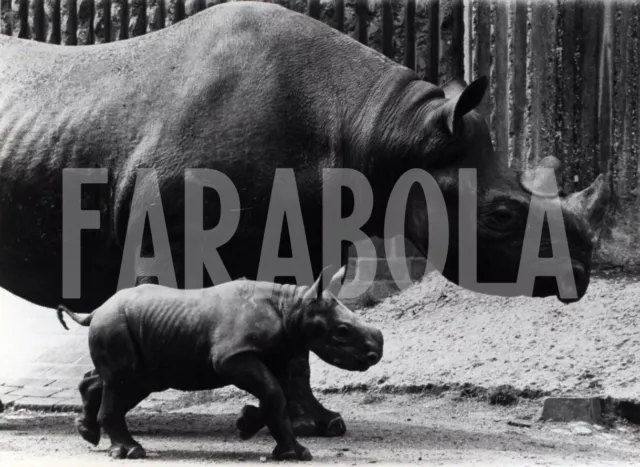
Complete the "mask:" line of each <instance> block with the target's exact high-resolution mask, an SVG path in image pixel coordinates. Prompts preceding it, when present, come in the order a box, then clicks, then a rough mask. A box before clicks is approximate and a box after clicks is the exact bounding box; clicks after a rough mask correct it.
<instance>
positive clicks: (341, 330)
mask: <svg viewBox="0 0 640 467" xmlns="http://www.w3.org/2000/svg"><path fill="white" fill-rule="evenodd" d="M336 336H337V337H338V339H347V338H348V337H349V326H346V325H344V324H341V325H340V326H338V329H336Z"/></svg>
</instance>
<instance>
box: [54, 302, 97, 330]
mask: <svg viewBox="0 0 640 467" xmlns="http://www.w3.org/2000/svg"><path fill="white" fill-rule="evenodd" d="M62 313H66V314H68V315H69V316H70V317H71V319H72V320H74V321H75V322H76V323H78V324H79V325H80V326H89V325H90V324H91V318H93V313H92V314H90V315H87V316H83V317H82V318H81V317H80V316H78V315H77V314H76V313H74V312H73V311H71V310H70V309H69V308H67V307H66V306H64V305H59V306H58V312H57V314H58V321H60V324H62V326H63V327H64V328H65V329H66V330H67V331H68V330H69V328H68V327H67V323H65V322H64V318H63V317H62Z"/></svg>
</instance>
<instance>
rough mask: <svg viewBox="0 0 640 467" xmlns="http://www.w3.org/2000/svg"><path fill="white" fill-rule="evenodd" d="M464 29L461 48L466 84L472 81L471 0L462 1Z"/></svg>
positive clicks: (472, 33) (472, 30)
mask: <svg viewBox="0 0 640 467" xmlns="http://www.w3.org/2000/svg"><path fill="white" fill-rule="evenodd" d="M463 3H464V28H465V33H464V35H463V37H464V39H463V47H464V80H465V81H466V82H467V83H470V82H471V81H472V76H473V40H471V38H472V37H473V35H474V34H475V29H474V26H473V16H474V15H473V2H472V0H464V1H463Z"/></svg>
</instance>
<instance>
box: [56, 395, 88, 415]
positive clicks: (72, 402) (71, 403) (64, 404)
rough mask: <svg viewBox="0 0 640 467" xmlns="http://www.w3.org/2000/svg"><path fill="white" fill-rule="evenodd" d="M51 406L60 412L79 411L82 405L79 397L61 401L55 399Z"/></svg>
mask: <svg viewBox="0 0 640 467" xmlns="http://www.w3.org/2000/svg"><path fill="white" fill-rule="evenodd" d="M53 408H54V409H55V410H57V411H60V412H81V411H82V405H81V401H80V397H78V398H77V399H64V400H61V401H57V402H56V403H55V404H54V405H53Z"/></svg>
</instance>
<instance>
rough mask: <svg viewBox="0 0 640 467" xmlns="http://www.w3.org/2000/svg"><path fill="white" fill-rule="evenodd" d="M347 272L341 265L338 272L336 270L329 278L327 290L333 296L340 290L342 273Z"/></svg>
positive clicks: (342, 278)
mask: <svg viewBox="0 0 640 467" xmlns="http://www.w3.org/2000/svg"><path fill="white" fill-rule="evenodd" d="M346 272H347V267H346V266H342V267H341V268H340V270H339V271H338V272H336V273H335V274H334V275H333V277H332V278H331V282H329V287H327V290H328V291H329V292H330V293H331V294H332V295H334V296H336V297H337V296H338V292H340V288H341V287H342V281H343V280H344V275H345V273H346Z"/></svg>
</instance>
